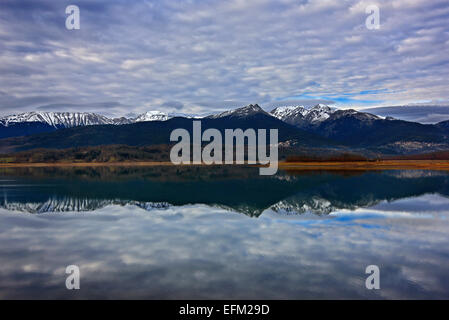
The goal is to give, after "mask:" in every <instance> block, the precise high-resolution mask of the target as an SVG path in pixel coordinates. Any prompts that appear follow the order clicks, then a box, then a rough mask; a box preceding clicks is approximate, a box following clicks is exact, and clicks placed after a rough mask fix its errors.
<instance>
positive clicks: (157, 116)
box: [132, 110, 172, 122]
mask: <svg viewBox="0 0 449 320" xmlns="http://www.w3.org/2000/svg"><path fill="white" fill-rule="evenodd" d="M171 118H172V116H170V115H169V114H168V113H165V112H162V111H157V110H154V111H147V112H145V113H143V114H141V115H139V116H137V117H136V118H134V119H132V121H133V122H144V121H166V120H168V119H171Z"/></svg>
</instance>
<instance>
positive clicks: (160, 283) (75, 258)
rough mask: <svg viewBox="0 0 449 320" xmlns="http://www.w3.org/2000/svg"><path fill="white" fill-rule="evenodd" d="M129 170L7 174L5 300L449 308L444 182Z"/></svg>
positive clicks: (1, 254)
mask: <svg viewBox="0 0 449 320" xmlns="http://www.w3.org/2000/svg"><path fill="white" fill-rule="evenodd" d="M114 170H119V171H118V172H117V171H115V172H111V171H114ZM121 170H122V169H100V170H94V169H92V170H91V169H82V170H76V172H74V171H73V170H66V169H59V170H53V171H48V169H40V170H37V171H33V170H23V171H22V172H21V171H20V170H19V171H17V170H16V171H14V172H8V173H5V172H3V175H2V178H1V180H2V181H1V182H0V184H1V186H2V187H1V188H2V194H3V200H2V203H1V208H0V266H1V267H0V298H1V299H6V298H9V299H14V298H41V299H46V298H63V299H72V298H75V299H76V298H125V299H127V298H150V299H152V298H155V299H176V298H190V299H198V298H204V299H211V298H212V299H213V298H224V299H230V298H232V299H265V298H272V299H276V298H280V299H285V298H289V299H300V298H319V299H320V298H337V299H340V298H368V299H383V298H390V299H391V298H396V299H403V298H435V299H442V298H446V299H447V298H449V280H448V279H449V277H448V275H449V271H448V268H447V266H448V265H449V249H448V247H447V243H448V240H449V236H448V234H449V219H448V217H449V199H448V197H447V195H448V188H447V187H448V181H447V179H448V176H447V174H445V173H432V172H417V171H414V172H403V171H393V172H378V173H361V174H360V173H358V174H349V175H348V174H335V173H326V172H321V173H313V174H311V173H308V174H303V173H300V174H296V175H289V174H285V173H281V174H280V175H278V176H276V177H270V178H267V177H259V176H258V173H257V171H255V172H254V173H252V172H251V170H252V169H248V168H242V169H241V171H240V169H238V170H236V171H233V172H230V171H228V172H220V171H216V172H202V171H201V170H200V171H198V172H196V169H192V168H188V169H186V170H188V171H187V174H184V173H185V172H178V174H176V171H175V172H171V171H168V172H165V174H159V173H161V172H163V170H161V171H159V172H158V171H157V169H123V170H129V171H127V172H125V173H124V172H123V171H121ZM164 170H165V169H164ZM167 170H172V169H167ZM189 170H191V171H189ZM222 170H224V169H222ZM189 174H191V176H189ZM18 211H21V212H31V213H45V214H17V212H18ZM148 211H151V212H148ZM59 212H64V214H60V213H59ZM242 213H243V214H242ZM249 216H258V219H252V218H250V217H249ZM70 264H76V265H78V266H79V267H80V269H81V290H79V291H68V290H66V289H65V277H66V274H65V267H66V266H67V265H70ZM370 264H376V265H378V266H379V267H380V269H381V290H374V291H370V290H367V289H366V288H365V285H364V283H365V277H366V275H365V273H364V272H365V268H366V266H367V265H370Z"/></svg>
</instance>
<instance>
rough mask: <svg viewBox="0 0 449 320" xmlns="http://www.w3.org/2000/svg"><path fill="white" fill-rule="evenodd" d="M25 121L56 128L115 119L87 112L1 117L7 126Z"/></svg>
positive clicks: (22, 114) (25, 114) (26, 113)
mask: <svg viewBox="0 0 449 320" xmlns="http://www.w3.org/2000/svg"><path fill="white" fill-rule="evenodd" d="M23 122H40V123H46V124H48V125H50V126H52V127H55V128H72V127H77V126H89V125H100V124H113V120H111V119H109V118H107V117H105V116H102V115H99V114H96V113H87V112H25V113H20V114H15V115H10V116H5V117H3V118H0V124H1V125H3V126H5V127H8V126H9V125H11V124H14V123H23Z"/></svg>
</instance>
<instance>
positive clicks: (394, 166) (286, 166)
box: [0, 160, 449, 171]
mask: <svg viewBox="0 0 449 320" xmlns="http://www.w3.org/2000/svg"><path fill="white" fill-rule="evenodd" d="M222 165H224V164H217V165H205V164H181V165H175V164H173V163H171V162H168V161H167V162H156V161H139V162H132V161H128V162H57V163H42V162H36V163H0V168H39V167H157V166H222ZM246 165H247V164H246ZM240 166H244V165H240ZM249 166H253V165H249ZM278 166H279V169H281V170H286V171H289V170H348V171H349V170H401V169H402V170H447V171H449V160H380V161H353V162H279V164H278Z"/></svg>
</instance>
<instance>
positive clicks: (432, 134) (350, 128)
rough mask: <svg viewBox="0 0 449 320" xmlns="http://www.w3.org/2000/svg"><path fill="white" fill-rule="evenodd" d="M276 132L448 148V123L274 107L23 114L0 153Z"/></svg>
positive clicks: (3, 127)
mask: <svg viewBox="0 0 449 320" xmlns="http://www.w3.org/2000/svg"><path fill="white" fill-rule="evenodd" d="M195 119H197V120H201V122H202V127H203V130H205V129H207V128H217V129H219V130H220V131H223V132H224V130H225V129H232V128H241V129H248V128H254V129H278V130H279V141H280V142H281V146H295V147H320V148H329V147H334V148H352V149H354V148H355V149H366V150H371V151H374V152H381V153H387V154H388V153H392V154H398V153H405V154H407V153H418V152H429V151H436V150H447V149H449V140H448V137H449V121H443V122H440V123H438V124H420V123H416V122H409V121H403V120H397V119H393V118H391V117H387V118H384V117H380V116H376V115H374V114H370V113H365V112H360V111H356V110H352V109H345V110H340V109H336V108H333V107H329V106H327V105H323V104H318V105H316V106H314V107H311V108H306V107H304V106H286V107H277V108H275V109H274V110H272V111H271V112H266V111H265V110H263V109H262V108H261V107H260V106H258V105H257V104H254V105H248V106H245V107H242V108H238V109H235V110H230V111H226V112H222V113H219V114H215V115H210V116H206V117H202V118H200V117H194V116H189V115H179V114H168V113H164V112H160V111H149V112H146V113H144V114H141V115H139V116H137V117H134V118H125V117H122V118H108V117H105V116H102V115H99V114H96V113H82V112H74V113H69V112H29V113H22V114H18V115H11V116H5V117H3V118H0V139H1V140H0V152H3V153H4V152H14V151H21V150H29V149H33V148H69V147H77V146H98V145H110V144H126V145H131V146H145V145H152V144H167V143H169V136H170V132H171V131H172V130H174V129H176V128H185V129H187V130H189V131H191V130H192V121H193V120H195Z"/></svg>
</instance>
